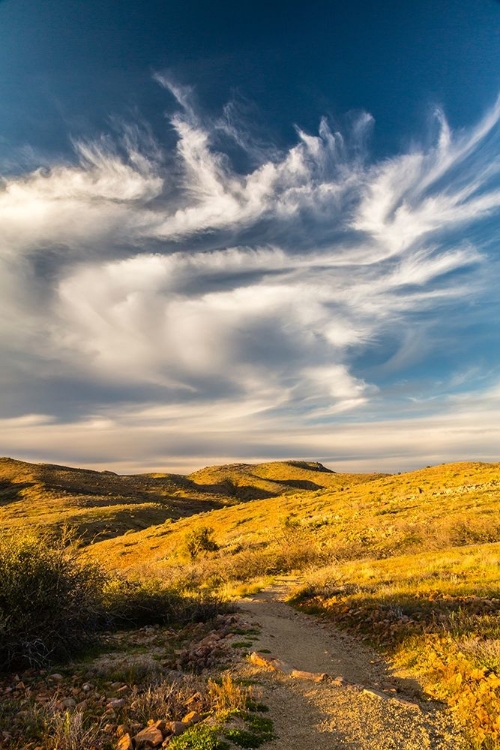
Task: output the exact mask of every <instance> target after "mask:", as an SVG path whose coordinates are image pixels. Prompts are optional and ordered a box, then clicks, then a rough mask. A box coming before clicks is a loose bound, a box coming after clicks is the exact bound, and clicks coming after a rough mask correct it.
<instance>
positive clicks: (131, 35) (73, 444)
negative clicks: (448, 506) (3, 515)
mask: <svg viewBox="0 0 500 750" xmlns="http://www.w3.org/2000/svg"><path fill="white" fill-rule="evenodd" d="M270 5H271V7H269V6H270ZM499 93H500V3H497V2H494V0H481V1H479V0H476V1H475V2H473V1H472V0H470V1H469V0H464V2H461V3H456V2H451V1H450V2H447V0H443V2H440V3H434V2H430V1H429V2H428V1H427V0H423V1H422V2H420V3H415V4H411V5H410V4H409V3H401V2H395V1H392V0H390V1H389V2H386V3H384V4H383V5H382V6H381V5H380V4H378V5H376V4H373V3H369V2H361V1H359V2H352V3H340V2H339V3H337V2H333V1H330V2H310V3H303V2H302V3H299V2H293V1H292V2H288V3H286V4H285V3H274V4H269V3H261V2H252V3H250V2H247V3H238V4H236V3H235V4H233V5H230V4H228V3H218V2H211V3H208V2H189V1H188V2H186V1H185V2H182V3H180V2H159V0H158V1H156V0H150V1H149V2H148V1H146V2H142V3H136V2H107V3H103V2H102V1H100V2H97V1H94V0H87V1H86V2H85V3H81V2H76V0H64V2H63V1H62V0H52V2H44V3H39V2H35V0H4V1H3V2H0V110H1V118H0V167H1V171H2V175H3V177H2V187H1V191H0V350H1V362H0V386H1V393H2V398H1V399H0V453H3V454H5V455H13V456H15V457H19V458H25V459H27V460H42V461H52V462H63V463H70V464H78V465H85V466H95V467H98V468H99V467H101V468H115V469H116V470H118V471H124V472H125V471H151V470H179V471H188V470H190V469H193V468H196V467H199V466H200V465H203V464H208V463H220V462H226V461H231V460H237V461H241V460H267V459H270V458H277V459H280V458H311V459H315V460H322V461H324V462H325V463H327V464H328V465H329V466H331V467H332V468H336V469H338V470H352V469H363V470H370V469H378V470H388V471H391V470H403V469H410V468H413V467H417V466H421V465H426V464H430V463H438V462H442V461H451V460H461V459H483V460H497V459H498V446H499V444H500V441H499V438H500V404H499V398H500V347H499V343H500V342H499V338H500V336H499V331H498V319H499V302H498V296H499V295H498V291H497V290H498V281H499V249H498V237H499V229H500V103H499V100H498V95H499Z"/></svg>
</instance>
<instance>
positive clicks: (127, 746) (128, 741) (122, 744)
mask: <svg viewBox="0 0 500 750" xmlns="http://www.w3.org/2000/svg"><path fill="white" fill-rule="evenodd" d="M116 750H134V746H133V744H132V738H131V737H130V735H129V734H128V733H127V734H122V736H121V737H120V739H119V740H118V744H117V745H116Z"/></svg>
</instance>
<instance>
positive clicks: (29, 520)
mask: <svg viewBox="0 0 500 750" xmlns="http://www.w3.org/2000/svg"><path fill="white" fill-rule="evenodd" d="M366 479H367V477H366V475H362V474H360V475H356V474H353V475H342V474H336V473H334V472H330V471H328V469H326V468H325V467H324V466H322V465H321V464H312V463H311V464H307V463H297V462H288V463H269V464H261V465H257V466H251V465H249V464H234V465H230V466H221V467H208V468H206V469H202V470H200V471H197V472H195V473H194V474H191V475H189V476H183V475H180V474H159V473H156V474H138V475H132V476H119V475H117V474H115V473H113V472H110V471H103V472H98V471H91V470H88V469H76V468H70V467H66V466H54V465H49V464H30V463H26V462H23V461H15V460H13V459H10V458H2V459H0V522H1V523H2V527H3V528H4V529H9V528H12V527H17V526H24V525H26V524H36V525H48V526H53V527H60V526H61V524H63V523H65V524H68V525H70V526H72V527H74V528H75V529H76V531H77V532H78V533H79V534H82V535H83V536H84V537H85V538H86V539H87V540H94V539H103V538H108V537H119V536H120V535H121V534H123V533H125V532H126V531H131V530H140V529H145V528H148V527H150V526H153V525H157V524H161V523H162V522H164V521H165V520H167V519H168V520H172V519H173V520H177V519H179V518H183V517H186V516H190V515H193V514H198V513H203V512H205V511H207V510H212V509H215V508H221V507H224V506H227V505H232V504H235V503H238V502H240V501H245V500H251V499H255V498H274V497H276V496H278V495H283V494H290V493H295V492H301V491H306V490H311V489H317V488H322V487H325V486H339V485H346V486H347V484H353V483H355V482H359V481H364V480H366Z"/></svg>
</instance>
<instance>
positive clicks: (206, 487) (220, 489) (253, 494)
mask: <svg viewBox="0 0 500 750" xmlns="http://www.w3.org/2000/svg"><path fill="white" fill-rule="evenodd" d="M196 487H197V488H198V489H199V490H201V492H208V493H210V494H214V495H225V496H226V497H229V498H234V499H235V500H241V501H246V500H267V499H268V498H270V497H277V496H278V495H279V492H270V491H269V490H263V489H261V488H260V487H253V486H252V485H251V484H249V485H246V484H245V485H243V484H242V485H235V484H232V482H221V483H220V484H197V485H196Z"/></svg>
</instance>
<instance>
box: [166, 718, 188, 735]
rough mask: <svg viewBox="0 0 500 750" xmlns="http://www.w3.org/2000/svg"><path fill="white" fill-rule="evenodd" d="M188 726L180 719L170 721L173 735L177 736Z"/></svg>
mask: <svg viewBox="0 0 500 750" xmlns="http://www.w3.org/2000/svg"><path fill="white" fill-rule="evenodd" d="M187 728H188V725H187V724H184V723H183V722H182V721H171V722H170V731H171V732H172V734H173V735H174V737H178V736H179V734H182V733H183V732H185V731H186V729H187Z"/></svg>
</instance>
